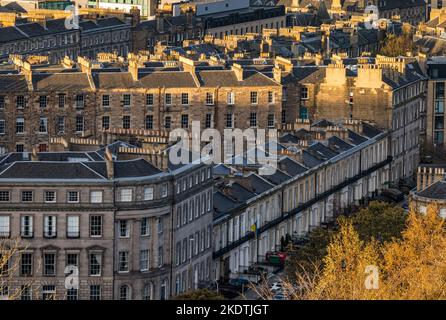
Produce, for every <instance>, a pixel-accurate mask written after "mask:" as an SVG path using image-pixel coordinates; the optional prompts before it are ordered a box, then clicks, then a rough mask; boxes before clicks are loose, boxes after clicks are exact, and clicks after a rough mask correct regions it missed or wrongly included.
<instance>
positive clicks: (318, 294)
mask: <svg viewBox="0 0 446 320" xmlns="http://www.w3.org/2000/svg"><path fill="white" fill-rule="evenodd" d="M370 270H375V271H376V274H374V275H372V273H371V272H370ZM303 271H304V272H301V273H300V274H297V276H296V279H293V280H292V281H289V284H290V285H289V286H290V288H291V287H292V288H305V289H304V290H295V289H293V290H288V293H289V294H288V295H289V298H290V299H342V300H351V299H358V300H369V299H380V300H381V299H392V300H393V299H394V300H414V299H446V228H445V221H444V220H443V219H442V218H440V217H439V214H438V209H437V207H436V206H435V205H431V206H430V207H429V208H428V210H427V213H426V214H420V213H417V212H415V211H412V212H411V213H410V214H409V216H408V218H407V222H406V227H405V228H404V230H403V231H402V232H401V237H392V238H391V239H390V240H388V241H377V240H376V239H375V238H374V237H370V238H368V239H367V238H361V236H360V233H359V232H358V230H357V227H355V224H354V223H353V221H352V220H350V219H341V221H340V222H339V230H338V231H337V232H336V234H335V235H334V236H333V237H332V238H331V241H330V243H329V245H328V247H327V254H326V256H325V257H324V258H323V264H322V267H321V268H320V269H318V270H317V272H316V273H314V272H312V274H313V276H312V278H311V279H312V280H311V283H310V282H309V281H308V279H310V277H308V276H307V275H306V273H305V270H303ZM314 275H315V276H314ZM371 276H374V277H373V281H371V282H370V277H371ZM315 277H316V278H315ZM367 282H368V283H369V285H368V286H367ZM370 284H372V285H370Z"/></svg>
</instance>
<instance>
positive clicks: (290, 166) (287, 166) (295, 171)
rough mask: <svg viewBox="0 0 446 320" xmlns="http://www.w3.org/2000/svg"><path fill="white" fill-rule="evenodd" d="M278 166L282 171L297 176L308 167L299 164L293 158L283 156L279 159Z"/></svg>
mask: <svg viewBox="0 0 446 320" xmlns="http://www.w3.org/2000/svg"><path fill="white" fill-rule="evenodd" d="M279 167H280V168H281V170H282V171H284V172H285V173H287V174H288V175H290V176H292V177H293V176H297V175H299V174H301V173H304V172H305V171H307V170H308V169H307V168H305V167H304V166H302V165H301V164H299V163H298V162H296V161H294V160H293V159H291V158H289V157H284V158H283V159H281V160H280V161H279Z"/></svg>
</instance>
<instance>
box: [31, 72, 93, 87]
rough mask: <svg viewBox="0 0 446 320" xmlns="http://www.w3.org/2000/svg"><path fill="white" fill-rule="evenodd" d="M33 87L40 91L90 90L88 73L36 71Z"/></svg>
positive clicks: (33, 77)
mask: <svg viewBox="0 0 446 320" xmlns="http://www.w3.org/2000/svg"><path fill="white" fill-rule="evenodd" d="M32 82H33V88H34V89H35V90H39V91H81V90H90V89H91V86H90V82H89V81H88V77H87V74H85V73H81V72H72V73H35V74H33V76H32Z"/></svg>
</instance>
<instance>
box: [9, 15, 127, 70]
mask: <svg viewBox="0 0 446 320" xmlns="http://www.w3.org/2000/svg"><path fill="white" fill-rule="evenodd" d="M65 23H66V22H65V19H53V20H45V21H42V22H40V23H38V22H28V23H23V24H17V25H15V26H10V27H3V28H0V61H7V60H8V58H9V56H10V55H11V54H16V55H17V54H18V55H47V56H48V60H49V61H50V62H52V63H58V62H59V61H60V60H61V59H63V58H64V57H65V56H68V57H70V58H71V59H75V58H77V56H79V55H83V56H87V57H96V55H97V54H98V53H99V52H117V53H118V54H120V55H123V56H125V55H127V53H129V52H130V51H131V42H132V37H131V25H130V24H128V23H125V22H123V21H122V20H120V19H118V18H115V17H109V18H103V19H96V20H84V21H80V22H79V27H78V28H74V27H73V28H67V27H66V26H65Z"/></svg>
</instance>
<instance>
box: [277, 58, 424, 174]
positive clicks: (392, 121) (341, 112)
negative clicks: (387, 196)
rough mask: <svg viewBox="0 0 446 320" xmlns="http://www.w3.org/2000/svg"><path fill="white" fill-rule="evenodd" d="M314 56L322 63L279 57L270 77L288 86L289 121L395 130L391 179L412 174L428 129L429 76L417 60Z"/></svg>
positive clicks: (286, 109) (285, 102)
mask: <svg viewBox="0 0 446 320" xmlns="http://www.w3.org/2000/svg"><path fill="white" fill-rule="evenodd" d="M314 58H315V60H314V61H315V62H316V64H319V66H314V65H313V66H312V65H308V63H307V62H305V60H300V61H299V60H296V61H294V60H293V61H291V60H287V59H276V67H275V68H274V70H273V72H271V73H270V76H273V74H274V78H275V79H277V80H279V79H281V83H282V84H283V86H284V92H285V93H284V98H283V100H284V101H283V112H284V116H285V117H286V121H285V122H286V123H290V122H291V121H293V119H295V118H301V119H306V118H309V119H311V120H318V119H327V120H339V119H353V120H366V121H370V122H373V123H375V124H376V125H377V126H378V127H380V128H385V129H387V130H389V131H390V134H391V144H390V148H391V155H392V157H393V158H394V163H393V169H392V176H391V181H392V182H397V181H398V180H400V179H405V178H408V177H411V176H412V175H413V174H414V173H415V170H416V167H417V165H418V161H419V145H420V142H419V140H420V137H421V139H423V140H424V136H425V132H424V130H425V128H426V124H425V110H426V80H427V78H426V76H425V74H424V72H423V69H422V68H421V66H420V64H419V63H418V62H417V61H416V59H415V58H388V57H383V56H377V57H376V58H364V57H361V58H357V59H349V58H347V57H342V56H332V59H331V61H330V64H329V65H320V64H322V63H323V59H322V57H320V56H319V57H318V56H315V57H314ZM310 63H311V62H310ZM296 105H297V106H299V107H298V108H296ZM297 112H298V113H299V114H298V115H296V113H297Z"/></svg>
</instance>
